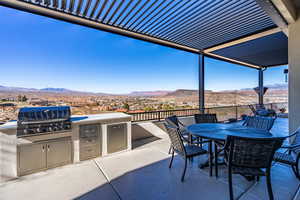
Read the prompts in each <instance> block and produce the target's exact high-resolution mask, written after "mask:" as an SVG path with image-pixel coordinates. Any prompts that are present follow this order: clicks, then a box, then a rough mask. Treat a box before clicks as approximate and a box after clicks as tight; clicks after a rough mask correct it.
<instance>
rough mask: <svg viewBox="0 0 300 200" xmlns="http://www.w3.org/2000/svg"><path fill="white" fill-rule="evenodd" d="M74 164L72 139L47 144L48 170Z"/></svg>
mask: <svg viewBox="0 0 300 200" xmlns="http://www.w3.org/2000/svg"><path fill="white" fill-rule="evenodd" d="M71 162H72V143H71V139H64V140H57V141H52V142H48V143H47V168H53V167H57V166H61V165H64V164H68V163H71Z"/></svg>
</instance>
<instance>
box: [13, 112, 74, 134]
mask: <svg viewBox="0 0 300 200" xmlns="http://www.w3.org/2000/svg"><path fill="white" fill-rule="evenodd" d="M70 117H71V110H70V107H69V106H51V107H25V108H21V109H20V111H19V114H18V128H17V136H18V137H24V136H30V135H38V134H50V133H53V132H63V131H67V130H70V129H71V121H70Z"/></svg>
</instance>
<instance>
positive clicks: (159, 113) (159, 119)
mask: <svg viewBox="0 0 300 200" xmlns="http://www.w3.org/2000/svg"><path fill="white" fill-rule="evenodd" d="M158 121H160V111H158Z"/></svg>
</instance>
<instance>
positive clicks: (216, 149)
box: [215, 143, 218, 178]
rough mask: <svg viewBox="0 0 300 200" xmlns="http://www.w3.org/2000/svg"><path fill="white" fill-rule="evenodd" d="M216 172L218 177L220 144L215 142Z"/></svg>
mask: <svg viewBox="0 0 300 200" xmlns="http://www.w3.org/2000/svg"><path fill="white" fill-rule="evenodd" d="M215 174H216V178H218V146H217V144H216V143H215Z"/></svg>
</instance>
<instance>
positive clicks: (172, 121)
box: [165, 115, 200, 154]
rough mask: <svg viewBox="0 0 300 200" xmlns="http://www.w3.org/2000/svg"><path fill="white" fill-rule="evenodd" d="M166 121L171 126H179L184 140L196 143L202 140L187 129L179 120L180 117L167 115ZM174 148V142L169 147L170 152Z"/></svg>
mask: <svg viewBox="0 0 300 200" xmlns="http://www.w3.org/2000/svg"><path fill="white" fill-rule="evenodd" d="M165 122H166V123H167V124H168V125H170V126H175V127H176V128H178V129H179V130H180V135H181V137H182V139H183V141H184V142H186V143H194V144H196V143H197V144H200V141H198V140H197V138H196V137H194V136H191V135H190V134H189V132H188V131H187V130H186V129H185V125H184V124H183V123H182V122H180V121H179V119H178V117H177V116H176V115H173V116H170V117H167V118H166V119H165ZM171 150H172V144H171V146H170V148H169V154H170V153H171Z"/></svg>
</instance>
